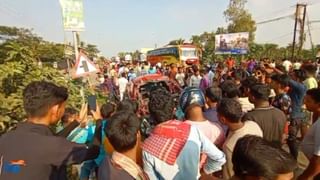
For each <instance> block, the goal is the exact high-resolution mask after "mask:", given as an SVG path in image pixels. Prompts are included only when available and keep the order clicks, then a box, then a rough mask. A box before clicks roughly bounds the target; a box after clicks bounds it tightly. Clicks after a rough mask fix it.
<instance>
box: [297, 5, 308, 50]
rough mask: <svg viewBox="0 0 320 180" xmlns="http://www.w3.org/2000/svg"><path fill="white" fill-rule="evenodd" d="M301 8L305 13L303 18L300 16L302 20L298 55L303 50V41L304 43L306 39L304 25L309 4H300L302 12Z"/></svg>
mask: <svg viewBox="0 0 320 180" xmlns="http://www.w3.org/2000/svg"><path fill="white" fill-rule="evenodd" d="M301 10H303V15H302V19H301V18H299V21H300V38H299V50H298V55H299V54H300V52H301V49H302V47H303V43H304V40H305V34H304V26H305V21H306V13H307V5H306V4H302V5H301V6H300V14H302V12H301Z"/></svg>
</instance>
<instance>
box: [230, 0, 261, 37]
mask: <svg viewBox="0 0 320 180" xmlns="http://www.w3.org/2000/svg"><path fill="white" fill-rule="evenodd" d="M246 3H247V0H230V3H229V6H228V8H227V9H226V10H225V11H224V16H225V17H226V20H227V22H229V25H228V28H227V29H228V33H236V32H249V41H250V42H253V41H254V38H255V34H254V33H255V31H256V29H257V28H256V22H255V21H254V20H253V18H252V15H251V14H250V13H249V11H248V10H246V9H245V4H246Z"/></svg>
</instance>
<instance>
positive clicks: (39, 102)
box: [23, 81, 68, 117]
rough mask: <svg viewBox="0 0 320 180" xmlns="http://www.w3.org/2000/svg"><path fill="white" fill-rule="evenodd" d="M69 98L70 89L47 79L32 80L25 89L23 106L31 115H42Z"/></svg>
mask: <svg viewBox="0 0 320 180" xmlns="http://www.w3.org/2000/svg"><path fill="white" fill-rule="evenodd" d="M67 99H68V90H67V88H65V87H60V86H57V85H55V84H53V83H50V82H46V81H34V82H31V83H30V84H29V85H27V87H26V88H25V89H24V91H23V106H24V109H25V111H26V113H27V115H28V116H29V117H42V116H45V115H46V114H47V113H48V110H49V109H50V108H51V107H53V106H55V105H58V104H61V103H63V102H65V101H66V100H67Z"/></svg>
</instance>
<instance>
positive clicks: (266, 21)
mask: <svg viewBox="0 0 320 180" xmlns="http://www.w3.org/2000/svg"><path fill="white" fill-rule="evenodd" d="M289 17H293V15H292V14H289V15H285V16H281V17H277V18H273V19H268V20H264V21H261V22H257V23H256V25H261V24H266V23H270V22H274V21H280V20H282V19H286V18H289Z"/></svg>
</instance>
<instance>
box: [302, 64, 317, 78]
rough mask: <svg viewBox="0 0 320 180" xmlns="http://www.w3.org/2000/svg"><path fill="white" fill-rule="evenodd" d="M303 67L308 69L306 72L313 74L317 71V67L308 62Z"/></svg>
mask: <svg viewBox="0 0 320 180" xmlns="http://www.w3.org/2000/svg"><path fill="white" fill-rule="evenodd" d="M302 68H303V70H305V71H306V73H308V74H312V75H313V74H315V73H316V71H317V67H316V66H315V65H313V64H306V65H304V66H303V67H302Z"/></svg>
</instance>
